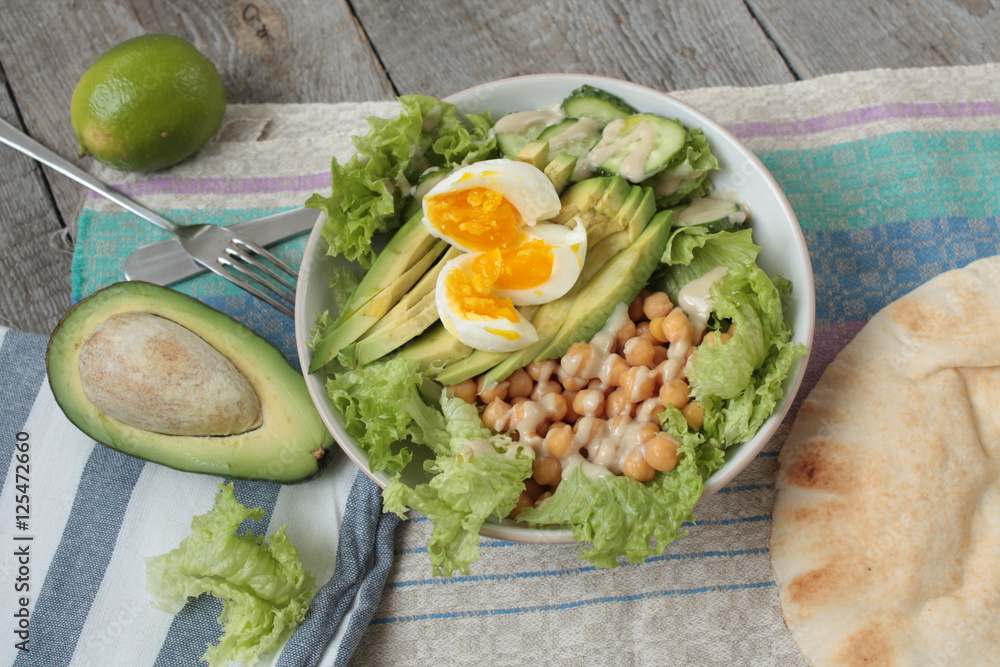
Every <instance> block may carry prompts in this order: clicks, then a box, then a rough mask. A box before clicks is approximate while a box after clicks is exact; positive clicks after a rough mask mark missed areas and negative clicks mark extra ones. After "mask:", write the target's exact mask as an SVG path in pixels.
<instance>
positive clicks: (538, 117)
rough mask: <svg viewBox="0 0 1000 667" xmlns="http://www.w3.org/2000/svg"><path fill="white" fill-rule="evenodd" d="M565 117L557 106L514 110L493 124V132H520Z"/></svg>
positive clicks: (556, 121) (555, 121) (549, 123)
mask: <svg viewBox="0 0 1000 667" xmlns="http://www.w3.org/2000/svg"><path fill="white" fill-rule="evenodd" d="M563 118H565V115H564V114H563V113H562V111H560V110H559V109H558V108H555V107H546V108H544V109H531V110H528V111H515V112H514V113H509V114H507V115H506V116H503V117H502V118H500V120H498V121H497V122H496V123H495V124H494V125H493V131H494V132H501V133H506V132H511V133H514V134H520V133H521V132H525V131H527V130H528V129H529V128H532V127H535V126H536V125H552V124H553V123H558V122H559V121H560V120H562V119H563Z"/></svg>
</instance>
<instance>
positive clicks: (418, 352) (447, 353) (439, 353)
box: [396, 322, 473, 384]
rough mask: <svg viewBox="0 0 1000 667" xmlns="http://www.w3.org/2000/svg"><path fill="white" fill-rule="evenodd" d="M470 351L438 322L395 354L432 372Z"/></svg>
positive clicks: (423, 369) (470, 352)
mask: <svg viewBox="0 0 1000 667" xmlns="http://www.w3.org/2000/svg"><path fill="white" fill-rule="evenodd" d="M472 353H473V349H472V348H471V347H469V346H468V345H466V344H465V343H462V342H461V341H459V340H458V339H457V338H455V337H454V336H452V335H451V334H450V333H449V332H448V330H447V329H445V328H444V325H443V324H441V322H438V323H437V324H434V325H432V326H431V327H430V328H429V329H427V331H425V332H424V333H422V334H420V335H419V336H417V337H416V338H414V339H413V340H412V341H411V342H410V344H409V345H406V346H405V347H402V348H400V349H399V350H398V351H397V352H396V356H397V357H401V358H403V359H409V360H410V361H415V362H417V367H418V368H419V369H420V371H421V372H424V373H433V372H434V371H435V369H440V368H443V367H444V366H446V365H448V364H453V363H455V362H458V361H460V360H462V359H465V358H466V357H468V356H469V355H470V354H472ZM451 384H454V383H451Z"/></svg>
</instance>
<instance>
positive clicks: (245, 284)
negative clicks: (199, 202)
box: [219, 238, 298, 317]
mask: <svg viewBox="0 0 1000 667" xmlns="http://www.w3.org/2000/svg"><path fill="white" fill-rule="evenodd" d="M261 260H263V261H261ZM219 264H221V265H223V266H224V267H228V268H229V269H231V271H232V272H235V273H238V274H239V276H236V275H233V274H232V273H229V274H228V275H227V276H226V278H228V279H229V280H230V281H231V282H233V283H235V284H236V285H238V286H240V287H241V288H243V289H244V290H246V291H247V292H249V293H250V294H253V295H254V296H255V297H257V298H258V299H260V300H261V301H264V302H265V303H268V304H270V305H271V306H274V307H275V308H277V309H278V310H280V311H281V312H283V313H284V314H286V315H288V316H289V317H292V316H293V314H292V308H293V307H294V306H295V281H297V280H298V275H297V274H296V272H295V270H294V269H292V268H291V267H289V266H288V265H287V264H285V263H284V262H283V261H281V260H280V259H278V258H277V257H275V256H274V255H273V254H272V253H271V252H270V251H268V250H266V249H265V248H264V247H263V246H260V245H257V244H256V243H253V242H251V241H247V240H245V239H240V238H234V239H232V243H230V245H229V246H228V247H227V248H226V255H225V257H219ZM272 267H273V268H272ZM275 269H277V270H275ZM282 274H284V275H282ZM289 278H290V279H291V280H289Z"/></svg>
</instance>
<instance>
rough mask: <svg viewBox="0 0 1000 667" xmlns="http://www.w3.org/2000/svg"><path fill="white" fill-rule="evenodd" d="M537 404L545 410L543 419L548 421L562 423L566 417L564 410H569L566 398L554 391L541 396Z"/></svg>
mask: <svg viewBox="0 0 1000 667" xmlns="http://www.w3.org/2000/svg"><path fill="white" fill-rule="evenodd" d="M538 402H539V403H541V404H542V407H543V408H545V417H546V419H548V420H549V421H554V422H560V421H562V420H563V419H564V418H565V417H566V410H567V409H569V405H568V404H567V403H566V397H565V396H563V395H562V394H560V393H558V392H554V391H553V392H551V393H548V394H545V395H544V396H542V397H541V398H540V399H539V400H538Z"/></svg>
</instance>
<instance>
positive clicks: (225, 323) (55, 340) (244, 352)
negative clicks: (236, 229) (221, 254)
mask: <svg viewBox="0 0 1000 667" xmlns="http://www.w3.org/2000/svg"><path fill="white" fill-rule="evenodd" d="M128 312H139V313H151V314H154V315H159V316H160V317H164V318H166V319H169V320H172V321H174V322H176V323H177V324H180V325H181V326H183V327H186V328H187V329H189V330H191V331H192V332H194V333H195V334H197V335H198V336H200V337H201V338H202V339H203V340H205V341H206V342H207V343H209V344H210V345H211V346H212V347H214V348H215V349H216V350H217V351H218V352H219V353H220V354H222V355H223V356H225V357H227V358H228V359H229V360H230V361H231V362H232V363H233V365H234V366H236V368H237V369H238V370H239V371H240V372H241V373H242V374H243V375H244V376H245V377H246V378H247V380H248V381H249V382H250V384H251V386H252V387H253V388H254V391H256V392H257V395H258V397H259V398H260V402H261V410H262V413H263V414H262V423H261V425H260V426H259V427H258V428H256V429H253V430H251V431H248V432H246V433H241V434H238V435H226V436H176V435H165V434H162V433H155V432H152V431H146V430H144V429H140V428H136V427H134V426H131V425H129V424H126V423H125V422H122V421H119V420H118V419H115V418H114V417H111V416H109V415H107V414H104V413H103V412H101V411H100V410H98V409H97V408H96V407H94V406H93V405H92V404H91V403H90V401H88V400H87V398H86V396H85V395H84V390H83V384H82V380H81V377H80V363H79V360H80V352H81V350H82V348H83V345H84V343H85V342H86V341H87V339H88V338H89V337H90V335H91V334H92V333H93V331H94V330H95V329H96V328H97V327H98V326H100V325H101V324H102V323H103V322H104V321H105V320H107V319H108V318H109V317H111V316H112V315H116V314H119V313H128ZM47 367H48V375H49V384H50V385H51V387H52V393H53V395H54V396H55V399H56V402H57V403H58V404H59V406H60V407H61V408H62V410H63V412H64V413H65V414H66V416H67V417H68V418H69V420H70V421H71V422H73V423H74V424H75V425H76V426H77V427H78V428H79V429H80V430H82V431H83V432H84V433H86V434H87V435H89V436H90V437H91V438H93V439H94V440H96V441H97V442H99V443H101V444H103V445H106V446H108V447H111V448H112V449H116V450H118V451H120V452H123V453H125V454H129V455H131V456H135V457H137V458H140V459H144V460H146V461H151V462H153V463H159V464H161V465H165V466H168V467H171V468H175V469H177V470H183V471H186V472H195V473H205V474H211V475H219V476H222V477H227V478H233V479H252V480H264V481H271V482H278V483H282V484H287V483H293V482H299V481H303V480H306V479H309V478H310V477H312V476H314V475H316V474H317V473H318V472H319V470H320V468H321V466H322V463H323V461H325V459H326V457H325V456H324V457H322V458H321V459H319V460H317V458H316V455H315V454H314V453H315V452H317V450H326V449H329V448H330V447H331V446H332V445H333V437H332V436H331V435H330V433H329V432H328V431H327V429H326V427H325V426H324V425H323V422H322V421H321V419H320V417H319V414H318V413H317V412H316V409H315V407H314V406H313V403H312V400H311V398H310V396H309V392H308V390H307V389H306V385H305V381H304V380H303V378H302V375H301V373H299V372H298V371H297V370H296V369H295V368H293V367H292V366H291V365H290V364H289V363H288V361H286V360H285V357H284V355H283V354H282V353H281V352H280V351H279V350H278V349H277V348H275V347H274V346H273V345H271V344H270V343H269V342H268V341H267V340H265V339H264V338H261V337H260V336H258V335H257V334H255V333H254V332H252V331H250V330H249V329H247V328H246V327H245V326H243V325H242V324H240V323H239V322H237V321H236V320H234V319H232V318H231V317H229V316H228V315H225V314H224V313H220V312H219V311H217V310H215V309H213V308H210V307H209V306H206V305H205V304H203V303H201V302H200V301H197V300H196V299H193V298H191V297H189V296H186V295H184V294H181V293H179V292H175V291H173V290H170V289H168V288H165V287H160V286H158V285H152V284H149V283H142V282H127V283H117V284H115V285H112V286H110V287H107V288H105V289H103V290H101V291H99V292H96V293H94V294H93V295H92V296H90V297H88V298H87V299H85V300H83V301H81V302H80V303H79V304H77V305H76V306H75V307H74V308H73V309H72V310H71V311H70V312H69V313H67V314H66V316H65V317H64V318H63V319H62V321H61V322H60V323H59V326H58V327H57V328H56V330H55V332H54V333H53V334H52V337H51V339H50V340H49V346H48V352H47Z"/></svg>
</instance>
